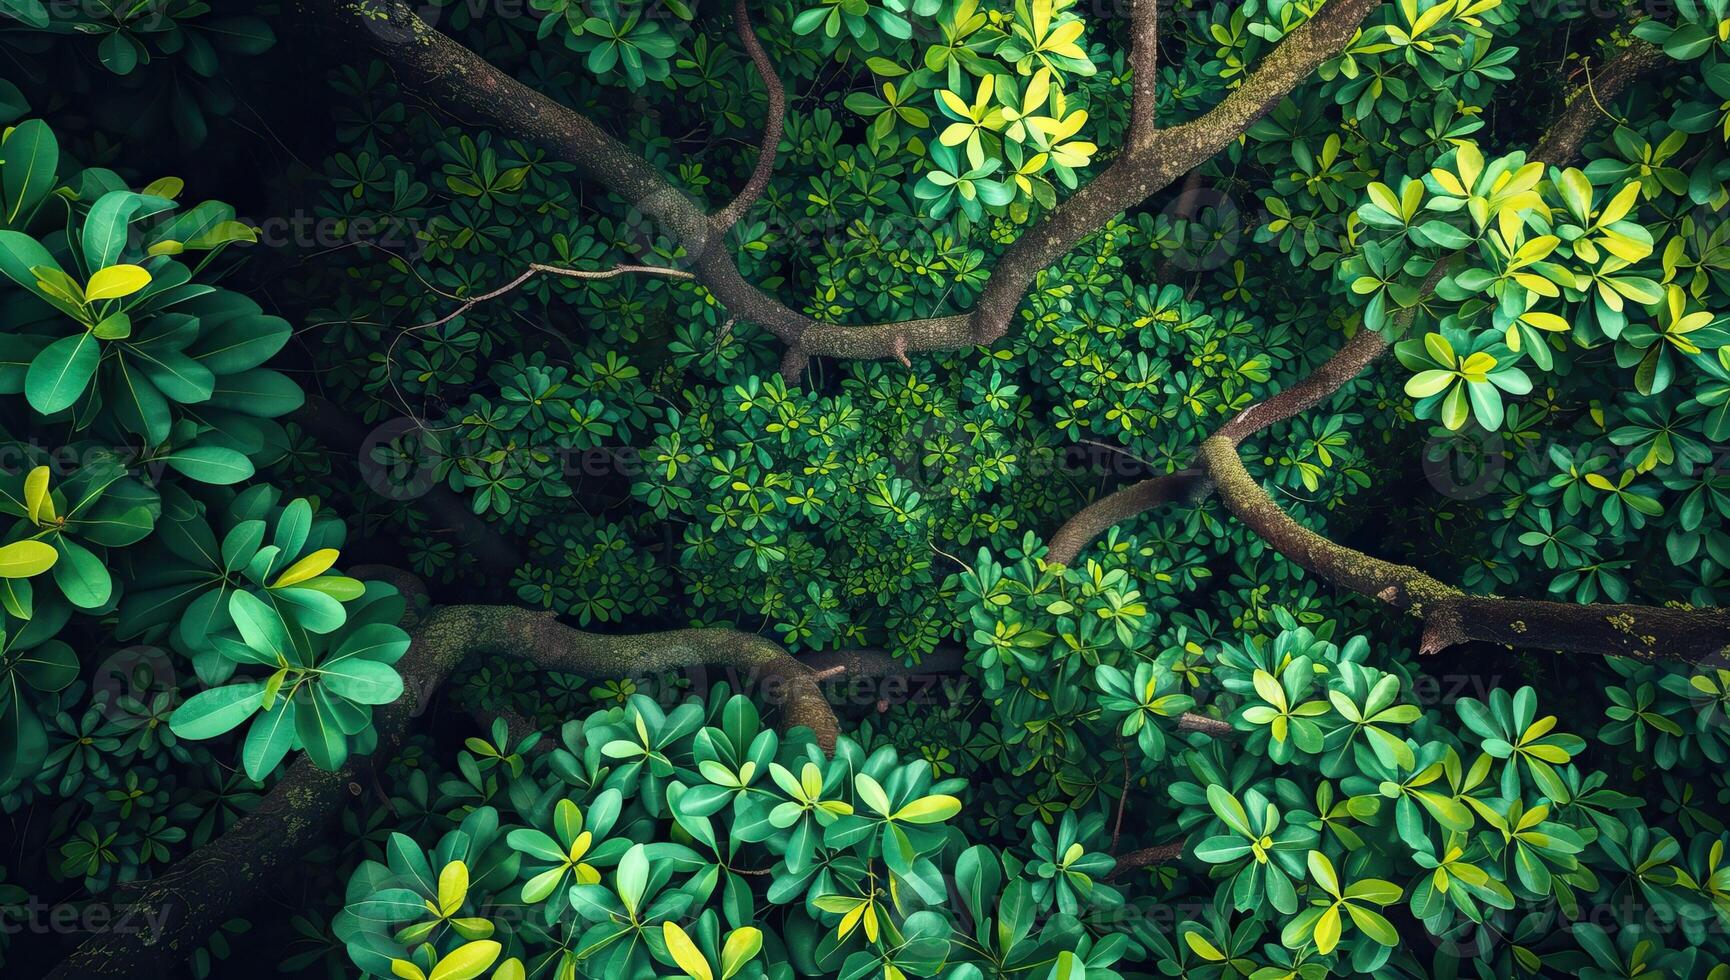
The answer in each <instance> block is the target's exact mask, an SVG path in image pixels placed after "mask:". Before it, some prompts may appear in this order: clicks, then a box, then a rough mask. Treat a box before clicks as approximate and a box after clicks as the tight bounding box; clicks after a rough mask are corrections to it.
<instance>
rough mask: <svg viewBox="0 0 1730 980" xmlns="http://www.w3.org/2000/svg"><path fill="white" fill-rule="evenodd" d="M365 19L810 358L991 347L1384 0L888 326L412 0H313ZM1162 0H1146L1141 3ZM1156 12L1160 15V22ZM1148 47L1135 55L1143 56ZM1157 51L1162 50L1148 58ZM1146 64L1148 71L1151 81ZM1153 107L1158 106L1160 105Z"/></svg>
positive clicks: (383, 39)
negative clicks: (1047, 276)
mask: <svg viewBox="0 0 1730 980" xmlns="http://www.w3.org/2000/svg"><path fill="white" fill-rule="evenodd" d="M305 2H307V3H309V4H311V5H313V6H315V7H319V8H323V10H324V11H325V12H326V13H327V14H328V15H334V17H335V19H337V20H338V21H341V22H345V23H347V24H349V25H350V26H351V27H354V28H360V30H359V31H357V34H358V36H360V37H363V38H366V39H368V40H369V42H370V43H371V44H372V45H373V46H375V47H377V48H379V49H380V50H381V52H382V53H383V54H384V55H385V57H386V58H388V59H389V60H390V61H391V63H392V64H393V66H394V67H395V68H396V70H397V72H398V74H399V75H400V76H402V77H403V78H404V79H405V80H406V81H408V82H409V83H410V84H413V85H418V86H420V87H421V88H422V90H423V93H424V94H425V95H427V96H429V97H431V98H433V99H434V100H436V101H438V102H439V103H440V104H442V105H445V106H448V107H450V108H452V109H457V110H462V111H466V112H469V113H472V114H473V115H475V116H476V117H478V118H479V119H481V120H485V121H486V123H487V124H489V125H491V126H494V127H496V128H499V129H502V130H504V131H506V132H508V133H509V134H510V135H512V136H515V137H518V138H521V139H526V140H530V141H534V142H538V143H541V144H543V145H547V146H550V147H552V148H553V149H554V150H555V151H556V152H557V153H558V154H559V157H560V159H563V160H565V161H567V162H569V163H571V164H572V165H574V166H575V167H576V168H577V170H578V172H579V173H580V174H581V175H582V176H583V177H585V178H587V179H589V180H592V181H594V182H595V183H597V184H599V185H601V186H604V187H607V188H609V189H611V190H613V191H614V192H616V193H618V194H619V195H621V196H623V197H624V198H626V199H627V200H629V201H631V202H632V203H633V206H634V207H636V208H637V209H638V210H639V211H641V212H642V213H643V214H644V215H645V216H646V217H648V218H649V219H651V220H653V221H654V222H656V223H657V224H658V225H659V227H660V228H661V230H662V231H664V232H665V233H666V234H667V235H668V237H670V238H671V239H673V240H674V241H676V242H678V243H679V244H680V245H682V246H683V247H684V250H685V253H686V256H687V259H688V261H689V262H690V263H691V266H690V267H691V269H692V271H693V272H695V273H696V275H697V278H698V280H699V281H701V282H702V284H703V285H704V286H705V287H707V288H708V290H709V292H710V293H711V294H713V295H714V297H715V299H716V300H717V301H719V302H720V303H721V305H722V306H724V307H725V308H726V309H727V312H728V313H729V314H730V315H732V316H735V317H738V318H739V319H743V320H747V321H750V322H753V323H756V324H758V325H760V326H762V327H764V328H765V329H767V330H769V331H771V332H772V333H774V334H775V335H776V336H777V337H778V338H780V339H781V340H782V341H783V342H784V343H786V344H787V345H789V346H790V347H791V348H793V349H795V350H796V351H797V354H796V355H794V356H793V357H792V359H791V360H790V362H789V364H788V366H789V367H795V368H798V367H802V366H803V363H804V362H803V359H804V358H809V357H814V356H817V357H845V358H871V359H883V358H896V359H900V358H904V357H905V356H906V355H907V354H908V353H916V352H920V351H936V350H956V349H961V348H965V347H969V346H973V345H976V344H989V343H991V342H993V341H995V340H996V339H997V338H999V337H1001V336H1003V334H1004V333H1005V332H1006V331H1007V330H1008V329H1009V325H1010V322H1011V321H1012V319H1013V317H1014V314H1015V310H1016V308H1017V307H1019V306H1020V304H1021V300H1022V297H1023V296H1024V295H1025V294H1026V291H1027V289H1028V287H1029V286H1031V285H1032V284H1033V282H1034V280H1035V278H1036V277H1037V276H1038V274H1039V272H1040V271H1041V270H1042V269H1044V268H1046V267H1047V266H1049V265H1051V264H1052V263H1053V262H1055V261H1057V260H1058V259H1059V258H1061V257H1062V256H1063V255H1064V254H1065V253H1066V252H1068V251H1069V250H1070V249H1072V248H1074V247H1075V245H1076V244H1077V243H1079V242H1080V241H1081V240H1082V239H1084V238H1086V237H1087V236H1088V235H1090V234H1092V233H1093V232H1095V231H1097V230H1098V229H1099V228H1101V227H1103V226H1104V225H1105V224H1106V222H1108V221H1110V220H1111V218H1112V217H1113V216H1115V215H1117V214H1119V213H1121V212H1122V211H1124V210H1126V209H1128V208H1130V207H1133V206H1135V205H1136V204H1139V203H1140V202H1142V201H1144V200H1146V199H1147V197H1148V196H1149V195H1151V194H1153V193H1154V192H1155V191H1158V190H1160V189H1161V188H1163V187H1165V186H1167V185H1168V184H1170V183H1171V182H1172V181H1173V180H1174V179H1176V178H1177V177H1179V176H1181V175H1182V174H1183V173H1185V172H1187V171H1188V170H1190V169H1191V168H1193V167H1195V166H1197V165H1199V164H1201V163H1203V162H1205V161H1206V160H1207V159H1208V158H1210V157H1212V156H1213V155H1214V154H1216V153H1218V152H1219V151H1220V150H1222V149H1224V148H1225V147H1226V145H1227V144H1229V143H1230V142H1231V141H1232V140H1235V139H1237V138H1238V137H1239V136H1240V135H1241V134H1242V133H1243V131H1244V130H1245V129H1246V128H1248V126H1249V125H1250V124H1251V123H1253V122H1255V120H1257V119H1259V118H1260V117H1261V116H1262V115H1263V114H1264V113H1266V112H1267V111H1268V110H1270V109H1272V108H1273V107H1274V106H1275V105H1277V104H1278V103H1279V101H1280V100H1281V99H1283V98H1284V97H1285V96H1286V94H1287V93H1289V92H1290V91H1291V90H1292V89H1293V88H1294V87H1295V86H1296V85H1297V84H1298V83H1299V82H1301V81H1302V80H1303V79H1304V78H1305V77H1307V76H1308V75H1309V74H1310V73H1311V72H1312V71H1314V70H1315V68H1316V67H1317V66H1318V65H1320V64H1321V63H1322V62H1324V61H1326V60H1327V59H1328V58H1331V57H1333V56H1334V55H1335V54H1337V53H1338V52H1339V51H1340V50H1341V49H1342V48H1343V47H1345V45H1346V44H1347V43H1348V42H1349V41H1350V40H1351V38H1352V36H1353V35H1354V34H1355V33H1356V32H1357V29H1358V25H1359V24H1360V23H1361V22H1362V21H1363V19H1364V17H1365V16H1367V15H1368V14H1369V12H1370V11H1371V10H1373V9H1375V7H1376V6H1377V5H1378V4H1379V2H1380V0H1329V2H1328V3H1327V4H1326V5H1325V6H1324V7H1323V8H1322V9H1321V11H1320V12H1319V13H1318V14H1317V15H1316V16H1315V17H1313V18H1311V19H1310V20H1309V21H1307V22H1305V23H1304V24H1302V25H1300V26H1299V27H1298V28H1297V29H1296V30H1294V31H1292V32H1291V33H1290V34H1289V35H1287V36H1286V37H1285V38H1284V39H1283V40H1282V41H1281V42H1280V43H1279V44H1278V45H1276V46H1275V48H1274V49H1273V51H1271V52H1270V53H1269V54H1268V55H1267V57H1266V58H1264V59H1262V62H1261V63H1260V64H1259V65H1257V66H1256V69H1255V70H1254V71H1253V72H1251V73H1250V74H1249V75H1248V76H1247V77H1246V78H1245V79H1244V82H1243V84H1242V85H1241V86H1240V87H1239V88H1238V89H1237V90H1235V91H1234V92H1232V93H1231V95H1229V96H1228V97H1227V98H1226V99H1225V100H1224V101H1223V102H1221V103H1220V104H1219V105H1218V106H1216V107H1214V108H1213V109H1212V110H1210V111H1209V112H1207V113H1206V114H1205V115H1203V116H1202V117H1201V118H1199V119H1196V120H1194V121H1192V122H1189V123H1185V124H1183V125H1181V126H1177V127H1174V128H1171V129H1165V130H1159V131H1158V132H1157V133H1156V134H1155V136H1154V138H1152V139H1151V140H1148V141H1146V142H1142V143H1136V142H1134V141H1131V142H1130V143H1129V145H1128V146H1126V148H1125V149H1124V151H1123V152H1122V153H1120V154H1119V155H1118V157H1117V159H1116V160H1115V161H1113V162H1112V164H1111V165H1110V166H1109V167H1107V168H1106V169H1105V170H1104V171H1103V172H1101V173H1100V174H1099V175H1098V176H1096V177H1095V178H1094V179H1093V180H1091V181H1089V182H1088V183H1087V184H1086V185H1085V186H1083V187H1082V188H1081V190H1079V191H1077V192H1076V193H1075V194H1073V195H1071V196H1070V197H1069V198H1068V199H1067V200H1065V201H1064V202H1063V203H1061V204H1060V205H1058V206H1057V207H1056V208H1055V209H1054V210H1052V211H1051V212H1049V213H1048V214H1046V215H1045V216H1044V217H1043V218H1042V219H1041V220H1040V221H1039V222H1038V223H1037V224H1035V226H1034V227H1033V228H1031V229H1029V230H1028V231H1027V232H1026V233H1025V234H1023V235H1022V236H1021V237H1020V238H1018V239H1017V240H1016V241H1015V243H1014V244H1012V245H1011V246H1010V247H1009V248H1008V249H1007V250H1005V252H1004V253H1003V255H1002V257H1001V258H1000V259H999V260H998V262H997V264H996V265H995V267H994V268H993V270H992V273H991V276H990V277H989V278H988V279H987V281H986V284H985V287H984V289H983V290H982V291H981V293H980V297H979V301H978V303H977V304H976V305H975V307H974V309H973V310H972V311H971V312H970V313H965V314H956V315H952V316H941V317H928V318H920V319H913V320H902V321H895V322H890V323H877V324H867V325H859V326H854V325H841V324H831V323H822V322H819V321H817V320H814V319H812V318H811V317H809V316H807V315H805V314H803V313H800V312H797V311H795V310H793V309H791V308H789V307H787V306H786V305H784V304H783V303H781V302H780V301H779V300H776V299H774V298H773V297H771V296H769V295H768V294H766V293H764V292H763V291H762V290H761V289H759V288H757V287H756V286H755V285H753V284H752V283H750V282H747V281H746V280H745V278H744V277H743V276H742V275H740V273H739V268H738V265H737V264H736V262H735V261H734V259H733V256H732V254H731V253H730V251H729V249H728V248H727V247H726V244H725V241H724V237H725V236H724V229H723V228H722V227H720V226H719V225H718V224H717V222H715V221H714V220H713V219H711V218H710V216H709V215H707V214H706V213H704V211H703V209H702V208H701V207H699V206H698V205H697V204H696V203H695V202H693V201H692V200H691V199H690V198H689V197H687V196H686V195H685V194H684V193H683V192H682V191H680V190H679V189H678V188H676V187H674V186H673V185H672V184H671V183H670V182H669V181H667V179H666V178H665V177H663V176H662V175H661V174H660V173H659V172H658V171H657V170H656V169H655V168H654V166H653V165H651V164H650V163H649V162H648V161H647V160H645V159H643V158H642V157H641V156H639V155H638V154H636V153H635V152H634V151H632V150H631V149H630V148H629V147H627V146H625V145H624V144H623V143H621V142H620V141H618V140H616V139H614V138H613V137H611V136H609V135H607V134H606V133H604V132H603V131H602V130H601V129H600V128H599V127H597V126H596V125H595V124H594V123H593V122H591V121H590V120H589V119H588V118H586V117H584V116H583V115H582V114H580V113H578V112H575V111H573V110H571V109H569V108H567V107H565V106H563V105H560V104H559V103H557V102H555V101H553V100H552V99H549V98H547V97H546V96H544V95H541V94H540V93H538V92H535V91H534V90H532V89H530V88H528V87H527V86H524V85H523V84H522V83H520V82H518V81H516V80H515V79H513V78H511V77H510V76H508V75H506V74H504V73H503V72H500V71H499V70H498V69H497V68H494V67H493V66H492V65H490V64H488V63H487V62H486V61H485V60H484V59H482V58H480V57H479V56H477V55H475V54H474V53H473V52H471V51H469V50H468V49H466V48H464V47H463V46H461V45H459V44H457V43H456V42H454V41H452V40H451V39H450V38H448V37H446V36H445V35H443V34H440V33H439V32H438V31H436V30H434V29H433V28H431V27H430V26H428V25H427V24H426V23H425V22H423V21H421V20H420V19H419V18H418V17H416V16H415V15H414V13H413V12H412V11H411V10H409V9H408V7H407V6H406V5H404V4H403V3H401V2H400V0H305ZM1153 2H1154V0H1138V3H1137V7H1138V9H1140V8H1141V7H1142V4H1143V3H1145V4H1147V5H1149V6H1151V4H1152V3H1153ZM1151 20H1152V18H1151V16H1149V18H1148V21H1147V22H1148V23H1151ZM1143 55H1146V52H1143V54H1142V55H1136V58H1137V60H1145V59H1144V58H1143ZM1147 57H1148V58H1151V56H1147ZM1151 77H1152V73H1151V72H1150V73H1148V75H1147V76H1145V78H1144V82H1145V81H1147V80H1149V79H1151ZM1149 111H1151V110H1149Z"/></svg>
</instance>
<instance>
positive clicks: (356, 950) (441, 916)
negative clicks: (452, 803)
mask: <svg viewBox="0 0 1730 980" xmlns="http://www.w3.org/2000/svg"><path fill="white" fill-rule="evenodd" d="M521 859H522V855H521V854H519V853H517V852H516V851H514V850H512V849H511V848H510V847H509V846H507V845H506V842H505V837H504V832H503V828H502V827H501V826H500V824H499V814H498V811H496V810H494V809H493V808H491V807H480V808H477V809H475V810H473V811H471V812H470V813H469V814H468V815H467V816H465V817H464V818H463V819H462V821H461V822H460V824H459V825H458V826H457V827H456V828H455V829H452V830H450V831H448V832H447V833H445V834H444V835H443V836H442V837H441V838H440V839H439V842H438V844H437V846H435V847H434V848H432V850H431V851H430V852H429V851H426V850H423V849H422V848H421V846H420V845H418V844H416V843H415V842H414V840H413V839H412V838H410V837H408V836H407V835H404V834H400V833H393V834H391V835H389V837H388V838H387V839H386V841H385V847H384V860H383V861H382V862H381V861H377V860H367V861H362V862H361V864H360V866H359V867H358V868H356V869H355V871H354V874H353V876H352V877H351V878H350V879H349V882H348V903H347V905H346V906H345V907H344V908H343V910H342V911H341V912H339V913H338V914H337V915H336V917H335V918H334V919H333V920H332V922H331V928H332V931H333V932H334V933H335V934H336V936H337V938H338V939H339V940H341V941H342V942H343V943H344V944H345V945H346V947H347V950H348V955H349V957H350V959H352V960H353V961H354V963H355V965H356V966H358V967H360V968H361V969H363V970H365V971H367V972H368V973H371V974H373V975H375V976H404V975H405V974H404V973H401V972H398V970H399V968H398V967H397V963H399V962H400V963H407V964H410V965H412V966H414V968H415V969H417V970H420V971H421V975H422V976H426V975H431V974H434V973H436V971H437V969H438V967H437V964H439V963H441V962H455V963H462V962H465V961H466V960H468V959H469V958H471V957H477V956H484V954H485V953H486V952H488V951H491V952H492V955H493V957H496V956H497V955H498V950H499V944H498V943H497V942H496V941H494V940H492V938H491V937H493V936H494V935H496V929H495V927H494V925H493V923H492V922H491V921H490V920H489V919H487V918H486V917H485V916H484V915H481V914H479V913H480V912H481V911H482V910H483V908H484V905H485V904H486V903H485V896H489V895H493V894H496V893H497V892H498V891H500V890H501V889H503V888H505V887H506V886H508V885H510V884H511V883H512V882H514V881H515V880H516V878H517V873H518V870H519V868H520V866H521ZM482 944H485V945H482ZM471 947H479V948H478V949H470V948H471ZM465 949H468V950H470V951H469V952H467V953H465V952H463V951H464V950H465ZM490 963H491V959H490V958H489V959H488V965H490ZM482 969H484V967H483V968H482ZM446 970H447V973H445V974H440V976H448V975H450V973H449V970H450V967H446ZM465 975H466V976H471V977H472V976H476V975H478V971H477V972H476V973H469V974H465Z"/></svg>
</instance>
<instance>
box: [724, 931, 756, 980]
mask: <svg viewBox="0 0 1730 980" xmlns="http://www.w3.org/2000/svg"><path fill="white" fill-rule="evenodd" d="M762 949H763V930H761V929H758V928H757V927H756V926H742V927H740V928H738V929H734V930H733V931H732V933H731V934H729V935H728V936H727V941H726V942H725V943H723V944H722V945H721V980H732V977H733V975H734V974H736V973H738V972H739V971H740V970H742V969H744V968H745V964H746V963H749V962H751V960H752V959H753V958H754V957H756V955H757V954H758V953H759V952H761V951H762Z"/></svg>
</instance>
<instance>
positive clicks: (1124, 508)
mask: <svg viewBox="0 0 1730 980" xmlns="http://www.w3.org/2000/svg"><path fill="white" fill-rule="evenodd" d="M1212 491H1213V487H1212V486H1211V485H1210V484H1209V483H1208V480H1207V477H1205V476H1203V475H1202V474H1201V472H1200V471H1198V470H1184V471H1182V472H1179V473H1166V474H1163V475H1161V476H1153V477H1148V478H1147V479H1145V480H1142V481H1140V482H1137V483H1131V484H1130V485H1129V486H1126V487H1123V488H1121V489H1119V490H1117V491H1115V492H1113V493H1110V494H1107V495H1106V496H1104V497H1101V498H1099V499H1098V500H1095V501H1094V502H1093V503H1091V504H1088V505H1087V506H1086V507H1083V508H1082V509H1080V510H1079V511H1076V512H1075V515H1074V516H1073V517H1071V518H1070V519H1069V520H1067V521H1064V522H1063V526H1062V527H1060V528H1058V529H1057V533H1055V534H1053V535H1052V536H1051V542H1050V546H1049V551H1048V552H1047V554H1046V556H1045V560H1046V561H1047V562H1050V563H1051V564H1054V565H1073V564H1075V559H1076V558H1078V557H1080V555H1081V551H1082V549H1083V548H1086V547H1087V546H1088V545H1089V544H1091V543H1093V539H1095V538H1097V537H1099V536H1100V535H1101V534H1104V533H1105V532H1106V531H1108V530H1110V529H1111V528H1112V527H1114V526H1116V525H1118V524H1121V523H1122V522H1124V521H1127V520H1129V519H1130V518H1131V517H1134V516H1136V515H1137V514H1141V513H1144V512H1146V511H1149V510H1152V509H1153V508H1155V507H1158V506H1160V505H1161V504H1169V503H1175V502H1177V501H1180V500H1200V499H1202V498H1204V497H1206V496H1207V495H1208V494H1209V493H1211V492H1212Z"/></svg>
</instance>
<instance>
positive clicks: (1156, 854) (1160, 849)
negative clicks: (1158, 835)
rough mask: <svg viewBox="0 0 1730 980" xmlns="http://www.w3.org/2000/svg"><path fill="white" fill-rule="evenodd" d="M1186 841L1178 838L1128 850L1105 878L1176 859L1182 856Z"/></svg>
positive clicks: (1108, 879) (1115, 876)
mask: <svg viewBox="0 0 1730 980" xmlns="http://www.w3.org/2000/svg"><path fill="white" fill-rule="evenodd" d="M1187 843H1188V842H1187V841H1181V840H1178V841H1172V842H1171V843H1169V844H1155V845H1154V846H1152V847H1144V848H1142V849H1140V850H1138V851H1130V852H1129V853H1128V854H1125V855H1123V856H1122V857H1120V858H1118V859H1117V867H1115V868H1112V869H1111V873H1110V874H1108V875H1106V876H1105V877H1106V880H1107V881H1110V880H1112V879H1114V878H1119V877H1122V876H1123V875H1125V874H1128V873H1129V872H1131V871H1139V870H1141V869H1142V868H1151V867H1154V866H1155V865H1160V864H1167V863H1169V862H1172V861H1176V860H1177V859H1178V858H1181V857H1183V849H1184V846H1185V845H1186V844H1187Z"/></svg>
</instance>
